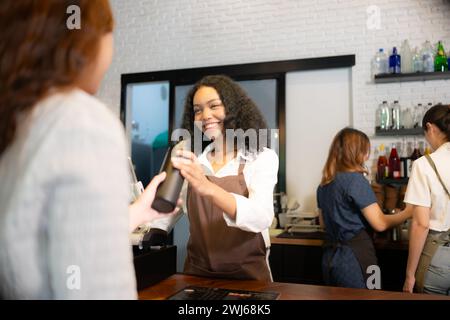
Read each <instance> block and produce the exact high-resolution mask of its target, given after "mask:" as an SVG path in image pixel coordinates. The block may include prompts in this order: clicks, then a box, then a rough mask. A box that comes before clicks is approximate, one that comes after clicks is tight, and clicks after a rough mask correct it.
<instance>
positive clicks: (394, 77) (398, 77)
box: [374, 71, 450, 83]
mask: <svg viewBox="0 0 450 320" xmlns="http://www.w3.org/2000/svg"><path fill="white" fill-rule="evenodd" d="M444 79H450V71H444V72H416V73H398V74H379V75H376V76H375V78H374V81H375V83H391V82H406V81H427V80H444Z"/></svg>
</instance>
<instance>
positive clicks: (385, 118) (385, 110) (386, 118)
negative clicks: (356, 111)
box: [381, 101, 392, 130]
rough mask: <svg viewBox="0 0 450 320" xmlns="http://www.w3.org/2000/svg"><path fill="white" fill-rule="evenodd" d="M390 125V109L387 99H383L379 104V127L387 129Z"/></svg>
mask: <svg viewBox="0 0 450 320" xmlns="http://www.w3.org/2000/svg"><path fill="white" fill-rule="evenodd" d="M391 126H392V116H391V110H390V108H389V105H388V103H387V101H383V103H382V104H381V129H382V130H389V129H390V128H391Z"/></svg>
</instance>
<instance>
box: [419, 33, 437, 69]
mask: <svg viewBox="0 0 450 320" xmlns="http://www.w3.org/2000/svg"><path fill="white" fill-rule="evenodd" d="M421 52H422V62H423V72H434V50H433V47H432V45H431V43H430V41H428V40H427V41H425V43H424V44H423V47H422V51H421Z"/></svg>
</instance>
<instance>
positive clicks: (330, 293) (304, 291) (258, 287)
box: [138, 274, 450, 301]
mask: <svg viewBox="0 0 450 320" xmlns="http://www.w3.org/2000/svg"><path fill="white" fill-rule="evenodd" d="M189 285H195V286H205V287H217V288H228V289H235V290H252V291H275V292H279V293H280V297H279V299H278V300H449V301H450V297H447V296H439V295H428V294H417V293H414V294H410V293H404V292H396V291H382V290H368V289H350V288H338V287H327V286H316V285H306V284H297V283H283V282H261V281H253V280H226V279H211V278H204V277H196V276H189V275H184V274H174V275H172V276H170V277H169V278H167V279H165V280H163V281H161V282H159V283H157V284H155V285H153V286H150V287H148V288H145V289H143V290H141V291H139V293H138V294H139V299H140V300H165V299H167V298H168V297H170V296H171V295H173V294H175V293H176V292H178V291H180V290H181V289H183V288H185V287H186V286H189Z"/></svg>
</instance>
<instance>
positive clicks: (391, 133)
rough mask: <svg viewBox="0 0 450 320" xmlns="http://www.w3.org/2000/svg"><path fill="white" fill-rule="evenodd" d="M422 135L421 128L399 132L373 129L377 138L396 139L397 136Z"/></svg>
mask: <svg viewBox="0 0 450 320" xmlns="http://www.w3.org/2000/svg"><path fill="white" fill-rule="evenodd" d="M420 135H423V129H422V127H417V128H411V129H399V130H392V129H390V130H382V129H380V128H375V136H378V137H397V136H420Z"/></svg>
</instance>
